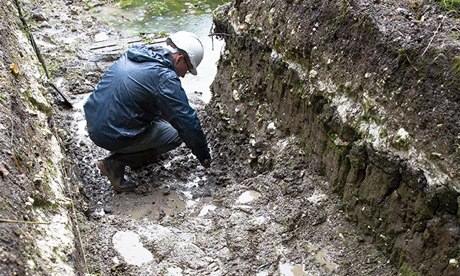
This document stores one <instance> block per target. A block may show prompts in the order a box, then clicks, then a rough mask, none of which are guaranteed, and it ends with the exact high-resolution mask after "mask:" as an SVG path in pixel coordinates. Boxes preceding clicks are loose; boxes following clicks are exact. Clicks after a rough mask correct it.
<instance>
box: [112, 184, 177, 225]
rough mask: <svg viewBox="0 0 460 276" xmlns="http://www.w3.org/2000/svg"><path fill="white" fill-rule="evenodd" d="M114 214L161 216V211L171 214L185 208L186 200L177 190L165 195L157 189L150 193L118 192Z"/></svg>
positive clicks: (141, 216) (146, 216)
mask: <svg viewBox="0 0 460 276" xmlns="http://www.w3.org/2000/svg"><path fill="white" fill-rule="evenodd" d="M112 202H113V206H112V208H113V210H112V211H113V214H115V215H123V216H129V217H130V218H133V219H137V220H140V219H143V218H148V219H154V220H157V219H159V218H160V213H164V214H165V215H168V216H171V215H175V214H178V213H180V212H181V211H183V210H184V209H185V202H184V201H183V200H182V199H181V198H180V197H179V195H178V194H177V193H175V192H171V193H170V194H168V195H164V194H163V192H162V191H161V190H155V191H153V192H152V193H151V194H148V195H144V196H142V195H138V194H135V193H122V194H117V195H115V196H114V198H113V201H112Z"/></svg>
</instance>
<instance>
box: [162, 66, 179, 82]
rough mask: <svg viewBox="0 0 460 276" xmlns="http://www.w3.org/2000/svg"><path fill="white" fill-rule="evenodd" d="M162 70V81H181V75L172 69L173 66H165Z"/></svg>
mask: <svg viewBox="0 0 460 276" xmlns="http://www.w3.org/2000/svg"><path fill="white" fill-rule="evenodd" d="M160 71H161V72H159V78H160V82H174V83H176V82H177V83H179V84H180V80H179V76H178V75H177V73H176V72H175V71H174V70H172V69H171V68H167V67H163V68H161V69H160Z"/></svg>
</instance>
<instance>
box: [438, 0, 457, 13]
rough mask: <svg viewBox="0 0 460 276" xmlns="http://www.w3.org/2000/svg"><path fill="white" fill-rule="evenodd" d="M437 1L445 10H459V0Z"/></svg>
mask: <svg viewBox="0 0 460 276" xmlns="http://www.w3.org/2000/svg"><path fill="white" fill-rule="evenodd" d="M438 2H439V3H440V4H441V6H442V7H443V8H445V9H447V10H458V11H460V0H438Z"/></svg>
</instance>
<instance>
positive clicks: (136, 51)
mask: <svg viewBox="0 0 460 276" xmlns="http://www.w3.org/2000/svg"><path fill="white" fill-rule="evenodd" d="M126 55H127V57H128V59H129V60H131V61H134V62H152V61H153V62H159V63H161V64H164V65H165V66H168V67H172V66H173V64H172V61H171V55H170V52H169V51H168V50H167V49H165V48H163V47H161V46H157V47H152V48H148V47H146V46H134V47H131V48H129V49H128V51H127V54H126Z"/></svg>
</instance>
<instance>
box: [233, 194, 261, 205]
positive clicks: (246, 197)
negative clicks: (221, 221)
mask: <svg viewBox="0 0 460 276" xmlns="http://www.w3.org/2000/svg"><path fill="white" fill-rule="evenodd" d="M259 197H260V193H258V192H256V191H246V192H244V193H242V194H241V195H240V196H239V197H238V199H237V200H236V202H237V203H239V204H246V203H249V202H251V201H254V200H256V199H258V198H259Z"/></svg>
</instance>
